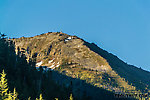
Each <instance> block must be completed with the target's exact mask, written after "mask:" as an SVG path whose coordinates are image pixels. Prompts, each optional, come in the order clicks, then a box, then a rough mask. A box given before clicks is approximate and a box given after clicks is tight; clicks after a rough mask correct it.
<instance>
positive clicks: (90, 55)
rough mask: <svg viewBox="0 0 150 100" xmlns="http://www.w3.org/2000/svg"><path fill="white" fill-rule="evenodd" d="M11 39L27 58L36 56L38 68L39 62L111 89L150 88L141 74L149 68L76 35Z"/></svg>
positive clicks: (135, 89)
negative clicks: (129, 62) (141, 66)
mask: <svg viewBox="0 0 150 100" xmlns="http://www.w3.org/2000/svg"><path fill="white" fill-rule="evenodd" d="M12 41H13V42H14V43H15V46H16V48H19V49H20V51H21V52H22V54H24V55H26V60H27V62H28V61H29V60H30V59H31V60H34V59H36V60H35V63H36V68H37V69H38V68H40V66H42V67H43V68H44V70H47V69H51V70H54V71H58V72H59V73H61V74H63V75H66V76H68V77H72V78H77V79H79V80H83V81H85V82H86V83H88V84H91V85H92V86H95V87H99V88H102V89H105V90H107V91H111V92H114V93H118V92H119V93H122V94H124V93H141V92H148V90H149V87H148V85H149V84H148V82H147V79H148V78H147V79H146V78H144V76H145V75H146V76H145V77H149V75H150V74H149V72H146V71H144V70H142V69H139V68H137V67H134V66H131V65H127V64H126V63H124V62H123V61H121V60H120V59H119V58H117V57H116V56H114V55H112V54H110V53H108V52H106V51H104V50H102V49H100V48H99V47H97V46H96V45H95V44H93V43H92V44H91V43H88V42H86V41H84V40H83V39H80V38H78V37H76V36H70V35H67V34H65V33H62V32H49V33H46V34H41V35H38V36H35V37H28V38H25V37H21V38H17V39H12ZM19 49H16V52H18V50H19ZM136 76H138V77H136Z"/></svg>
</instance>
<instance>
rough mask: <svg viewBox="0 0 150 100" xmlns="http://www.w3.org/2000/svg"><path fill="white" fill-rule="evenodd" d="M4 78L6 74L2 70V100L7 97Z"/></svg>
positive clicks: (0, 93)
mask: <svg viewBox="0 0 150 100" xmlns="http://www.w3.org/2000/svg"><path fill="white" fill-rule="evenodd" d="M5 77H6V74H5V72H4V70H3V72H2V73H1V78H0V96H1V97H2V99H3V100H4V99H5V98H6V97H7V92H8V86H7V79H6V78H5Z"/></svg>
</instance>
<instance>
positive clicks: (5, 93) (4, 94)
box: [0, 70, 17, 100]
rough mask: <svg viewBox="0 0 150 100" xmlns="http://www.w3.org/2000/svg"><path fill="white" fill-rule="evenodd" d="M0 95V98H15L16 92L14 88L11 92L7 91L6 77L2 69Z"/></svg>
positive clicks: (8, 99) (5, 99) (12, 99)
mask: <svg viewBox="0 0 150 100" xmlns="http://www.w3.org/2000/svg"><path fill="white" fill-rule="evenodd" d="M0 96H1V99H2V100H17V92H16V89H15V88H14V92H13V93H11V92H10V91H9V93H8V86H7V79H6V74H5V72H4V70H3V72H2V73H1V78H0Z"/></svg>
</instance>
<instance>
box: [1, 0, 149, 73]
mask: <svg viewBox="0 0 150 100" xmlns="http://www.w3.org/2000/svg"><path fill="white" fill-rule="evenodd" d="M149 11H150V1H149V0H0V31H1V32H3V33H5V34H7V35H8V36H9V37H21V36H26V37H27V36H35V35H38V34H41V33H46V32H48V31H54V32H55V31H56V32H57V31H63V32H65V33H67V34H70V35H77V36H79V37H81V38H83V39H85V40H86V41H88V42H94V43H96V44H97V45H98V46H99V47H101V48H103V49H105V50H107V51H109V52H111V53H113V54H115V55H117V56H118V57H119V58H121V59H122V60H123V61H125V62H127V63H129V64H132V65H136V66H138V67H142V68H143V69H146V70H149V71H150V45H149V43H150V12H149Z"/></svg>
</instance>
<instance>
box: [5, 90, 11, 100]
mask: <svg viewBox="0 0 150 100" xmlns="http://www.w3.org/2000/svg"><path fill="white" fill-rule="evenodd" d="M5 100H13V98H12V93H11V92H10V91H9V93H8V95H7V98H6V99H5Z"/></svg>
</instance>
